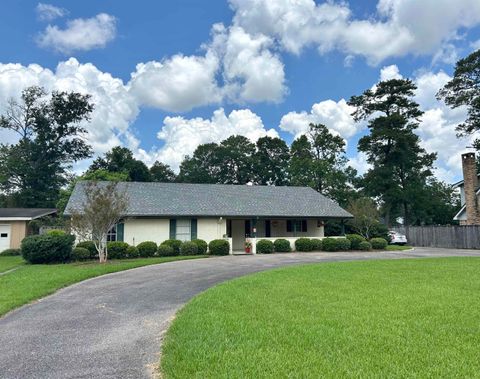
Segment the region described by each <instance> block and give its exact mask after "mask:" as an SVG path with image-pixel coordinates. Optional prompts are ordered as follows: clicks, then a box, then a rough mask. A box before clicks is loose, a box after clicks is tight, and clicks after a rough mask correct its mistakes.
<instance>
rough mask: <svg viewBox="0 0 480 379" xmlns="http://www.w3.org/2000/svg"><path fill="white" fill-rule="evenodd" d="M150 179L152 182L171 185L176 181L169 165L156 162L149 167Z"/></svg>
mask: <svg viewBox="0 0 480 379" xmlns="http://www.w3.org/2000/svg"><path fill="white" fill-rule="evenodd" d="M150 177H151V179H152V181H153V182H163V183H171V182H174V181H175V179H176V175H175V173H174V172H173V170H172V169H171V168H170V166H169V165H167V164H165V163H162V162H159V161H156V162H155V163H154V164H153V165H152V167H150Z"/></svg>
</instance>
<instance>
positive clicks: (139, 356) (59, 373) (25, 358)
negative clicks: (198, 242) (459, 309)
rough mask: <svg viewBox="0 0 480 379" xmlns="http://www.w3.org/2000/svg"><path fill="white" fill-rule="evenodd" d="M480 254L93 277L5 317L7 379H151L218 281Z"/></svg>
mask: <svg viewBox="0 0 480 379" xmlns="http://www.w3.org/2000/svg"><path fill="white" fill-rule="evenodd" d="M446 256H475V257H480V252H479V251H475V250H447V249H428V248H417V249H415V250H413V251H406V252H389V253H375V252H368V253H303V254H299V253H292V254H274V255H263V256H260V255H257V256H227V257H219V258H209V259H200V260H191V261H179V262H171V263H164V264H160V265H155V266H147V267H142V268H137V269H133V270H129V271H124V272H120V273H116V274H110V275H105V276H102V277H99V278H95V279H90V280H87V281H84V282H81V283H79V284H76V285H73V286H70V287H68V288H65V289H63V290H60V291H58V292H57V293H55V294H54V295H51V296H49V297H46V298H44V299H43V300H40V301H38V302H36V303H33V304H31V305H27V306H25V307H22V308H20V309H18V310H16V311H14V312H12V313H10V314H7V315H6V316H5V317H3V318H1V319H0V377H1V378H21V379H27V378H62V379H64V378H124V379H125V378H135V379H137V378H149V377H151V376H152V375H153V373H154V370H155V367H156V365H157V363H158V361H159V355H158V354H159V350H160V344H161V341H162V336H163V334H164V332H165V331H166V329H167V327H168V325H169V323H170V321H171V320H172V318H173V316H174V314H175V312H176V311H177V310H178V309H179V308H180V307H182V305H184V304H185V303H186V302H187V301H188V300H189V299H190V298H192V297H193V296H195V295H196V294H198V293H199V292H202V291H204V290H205V289H207V288H209V287H211V286H213V285H215V284H216V283H219V282H223V281H225V280H228V279H231V278H235V277H238V276H241V275H245V274H249V273H253V272H257V271H262V270H267V269H271V268H275V267H280V266H286V265H292V264H299V263H312V262H328V261H346V260H361V259H378V258H382V259H398V258H418V257H446Z"/></svg>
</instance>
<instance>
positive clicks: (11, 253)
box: [0, 249, 22, 257]
mask: <svg viewBox="0 0 480 379" xmlns="http://www.w3.org/2000/svg"><path fill="white" fill-rule="evenodd" d="M15 255H22V252H21V251H20V249H6V250H3V251H2V252H1V253H0V256H2V257H13V256H15Z"/></svg>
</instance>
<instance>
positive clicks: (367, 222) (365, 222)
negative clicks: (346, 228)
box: [348, 197, 379, 239]
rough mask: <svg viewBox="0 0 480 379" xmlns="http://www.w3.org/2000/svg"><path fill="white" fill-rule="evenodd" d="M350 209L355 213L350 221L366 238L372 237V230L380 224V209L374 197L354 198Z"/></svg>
mask: <svg viewBox="0 0 480 379" xmlns="http://www.w3.org/2000/svg"><path fill="white" fill-rule="evenodd" d="M348 211H349V212H350V213H351V214H352V215H353V217H354V218H353V220H351V221H349V222H350V225H351V226H352V228H353V229H354V230H355V231H356V232H357V233H358V234H360V235H361V236H362V237H365V238H366V239H369V238H370V234H371V231H372V230H373V228H374V227H375V225H377V224H378V222H379V221H378V209H377V207H376V205H375V203H374V202H373V200H372V199H370V198H368V197H361V198H359V199H356V200H353V201H351V202H350V205H349V206H348Z"/></svg>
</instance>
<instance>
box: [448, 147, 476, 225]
mask: <svg viewBox="0 0 480 379" xmlns="http://www.w3.org/2000/svg"><path fill="white" fill-rule="evenodd" d="M462 168H463V180H461V181H459V182H457V183H455V184H453V188H458V189H459V190H460V200H461V204H462V208H461V209H460V211H458V213H457V214H456V215H455V217H454V218H453V219H454V220H456V221H458V222H459V223H460V225H480V198H479V197H480V188H479V176H480V175H479V174H478V172H477V162H476V159H475V153H466V154H462Z"/></svg>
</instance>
